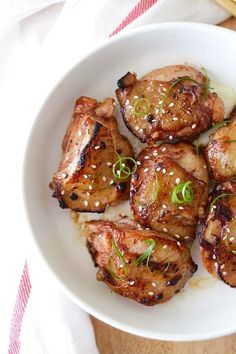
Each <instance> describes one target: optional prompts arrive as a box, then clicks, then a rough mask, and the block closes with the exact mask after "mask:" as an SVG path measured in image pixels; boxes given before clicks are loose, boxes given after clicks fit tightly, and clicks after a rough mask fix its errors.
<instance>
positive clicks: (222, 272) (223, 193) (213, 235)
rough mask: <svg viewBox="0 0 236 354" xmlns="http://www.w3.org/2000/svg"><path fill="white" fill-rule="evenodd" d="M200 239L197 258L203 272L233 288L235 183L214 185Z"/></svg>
mask: <svg viewBox="0 0 236 354" xmlns="http://www.w3.org/2000/svg"><path fill="white" fill-rule="evenodd" d="M210 202H211V205H210V208H209V209H210V210H209V215H208V218H207V220H206V223H205V226H204V227H203V230H202V234H201V237H200V246H201V256H202V261H203V264H204V266H205V267H206V269H207V271H208V272H209V273H210V274H211V275H213V276H214V277H217V278H219V279H221V280H223V281H224V282H225V283H226V284H228V285H229V286H231V287H236V182H225V183H223V184H221V185H218V186H217V187H216V189H215V190H214V192H213V193H212V195H211V198H210Z"/></svg>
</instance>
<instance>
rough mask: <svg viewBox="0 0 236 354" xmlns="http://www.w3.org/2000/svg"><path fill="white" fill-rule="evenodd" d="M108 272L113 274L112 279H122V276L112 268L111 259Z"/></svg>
mask: <svg viewBox="0 0 236 354" xmlns="http://www.w3.org/2000/svg"><path fill="white" fill-rule="evenodd" d="M107 270H108V272H109V273H110V274H111V276H112V278H114V279H122V277H121V276H119V275H118V274H117V273H116V271H115V270H114V269H113V268H112V266H111V259H110V258H109V259H108V265H107Z"/></svg>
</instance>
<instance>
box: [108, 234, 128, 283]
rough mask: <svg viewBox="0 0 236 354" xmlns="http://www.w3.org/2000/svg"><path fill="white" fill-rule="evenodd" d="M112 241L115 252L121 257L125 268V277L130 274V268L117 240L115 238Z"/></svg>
mask: <svg viewBox="0 0 236 354" xmlns="http://www.w3.org/2000/svg"><path fill="white" fill-rule="evenodd" d="M111 243H112V246H113V248H114V250H115V254H116V255H117V257H119V258H120V260H121V261H122V263H123V270H124V274H123V276H124V277H125V276H126V275H127V274H128V268H127V265H126V261H125V258H124V256H123V255H122V253H121V251H120V250H119V247H118V246H117V244H116V242H115V241H114V240H111Z"/></svg>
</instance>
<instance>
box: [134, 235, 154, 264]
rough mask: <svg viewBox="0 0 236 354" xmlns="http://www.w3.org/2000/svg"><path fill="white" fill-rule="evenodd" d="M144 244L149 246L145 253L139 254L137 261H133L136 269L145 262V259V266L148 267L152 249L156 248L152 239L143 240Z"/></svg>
mask: <svg viewBox="0 0 236 354" xmlns="http://www.w3.org/2000/svg"><path fill="white" fill-rule="evenodd" d="M144 242H145V243H149V244H150V246H149V247H148V248H147V249H146V251H144V252H143V253H142V254H141V256H139V257H138V258H137V259H135V261H134V262H133V263H134V265H135V266H136V267H139V266H140V264H142V263H143V261H145V259H147V266H148V261H149V258H150V256H151V253H152V251H153V250H154V248H155V247H156V242H155V241H154V240H153V239H152V238H150V239H148V240H145V241H144Z"/></svg>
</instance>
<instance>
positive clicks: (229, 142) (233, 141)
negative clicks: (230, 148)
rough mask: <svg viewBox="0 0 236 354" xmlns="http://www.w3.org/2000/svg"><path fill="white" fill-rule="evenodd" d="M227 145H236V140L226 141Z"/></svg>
mask: <svg viewBox="0 0 236 354" xmlns="http://www.w3.org/2000/svg"><path fill="white" fill-rule="evenodd" d="M225 143H228V144H231V143H236V140H226V141H225Z"/></svg>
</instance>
